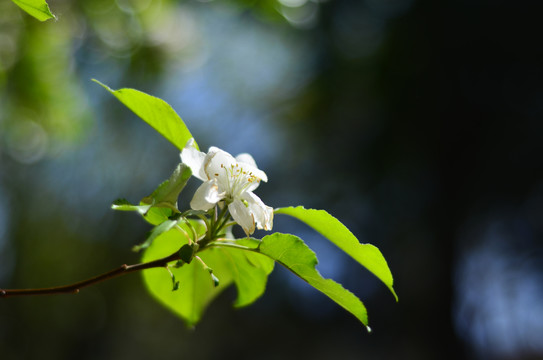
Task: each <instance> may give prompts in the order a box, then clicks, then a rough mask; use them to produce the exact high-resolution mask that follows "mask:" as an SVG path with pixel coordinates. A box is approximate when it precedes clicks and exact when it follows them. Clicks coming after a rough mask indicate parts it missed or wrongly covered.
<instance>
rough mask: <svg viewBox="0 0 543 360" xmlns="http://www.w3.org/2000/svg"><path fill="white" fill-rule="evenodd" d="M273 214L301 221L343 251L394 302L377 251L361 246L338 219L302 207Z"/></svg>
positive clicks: (389, 278)
mask: <svg viewBox="0 0 543 360" xmlns="http://www.w3.org/2000/svg"><path fill="white" fill-rule="evenodd" d="M275 214H284V215H289V216H292V217H295V218H297V219H298V220H301V221H302V222H304V223H306V224H307V225H309V226H311V227H312V228H313V229H315V230H316V231H318V232H319V233H321V234H322V235H323V236H324V237H326V238H327V239H328V240H330V241H331V242H332V243H334V244H335V245H336V246H337V247H339V248H340V249H341V250H343V251H345V252H346V253H347V254H348V255H350V256H351V257H352V258H353V259H355V260H356V261H358V262H359V263H360V264H361V265H362V266H364V267H365V268H366V269H368V270H369V271H370V272H371V273H372V274H374V275H375V276H377V278H379V279H380V280H381V281H382V282H383V283H384V284H385V285H386V286H387V287H388V288H389V290H390V291H391V292H392V294H393V295H394V297H395V298H396V301H398V296H397V295H396V292H395V291H394V288H393V287H392V285H393V282H394V280H393V278H392V273H391V272H390V269H389V267H388V264H387V262H386V260H385V258H384V257H383V255H382V254H381V251H379V249H378V248H377V247H375V246H373V245H371V244H361V243H360V242H359V241H358V239H357V238H356V237H355V236H354V235H353V233H352V232H351V231H350V230H349V229H347V227H345V225H343V224H342V223H341V222H340V221H339V220H338V219H336V218H335V217H333V216H332V215H330V214H328V213H327V212H326V211H324V210H315V209H305V208H304V207H302V206H298V207H286V208H279V209H276V210H275Z"/></svg>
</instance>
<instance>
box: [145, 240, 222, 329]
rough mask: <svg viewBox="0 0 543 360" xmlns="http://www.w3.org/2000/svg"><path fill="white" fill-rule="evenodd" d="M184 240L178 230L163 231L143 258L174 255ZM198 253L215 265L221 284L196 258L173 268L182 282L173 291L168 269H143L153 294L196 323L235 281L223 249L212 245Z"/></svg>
mask: <svg viewBox="0 0 543 360" xmlns="http://www.w3.org/2000/svg"><path fill="white" fill-rule="evenodd" d="M185 243H186V242H185ZM183 244H184V242H183V238H182V237H181V236H180V235H179V234H177V233H176V232H175V231H170V232H168V233H165V234H162V235H161V236H160V237H158V238H157V239H156V240H155V241H154V242H153V244H152V245H151V246H149V248H147V249H146V250H145V253H144V254H143V259H142V260H143V261H144V262H147V261H151V260H155V259H158V258H161V257H164V256H167V255H170V254H172V253H174V252H175V251H176V250H179V249H180V248H181V246H182V245H183ZM198 256H199V257H200V258H201V259H202V260H203V261H204V262H205V263H206V264H207V265H208V266H209V267H211V268H212V269H213V271H214V273H215V274H216V276H217V277H218V278H219V280H220V283H219V285H218V286H215V285H214V283H213V279H212V277H211V275H210V273H209V272H208V271H207V270H205V269H204V267H203V266H202V264H201V263H200V262H199V261H196V260H193V261H192V262H191V263H190V264H184V265H183V266H181V267H179V268H175V267H172V268H170V270H171V271H172V273H173V274H174V276H175V279H176V281H178V282H179V287H178V288H177V290H176V291H172V280H171V277H170V275H169V274H168V272H167V271H166V270H165V269H160V268H157V269H149V270H145V271H143V279H144V281H145V284H146V286H147V288H148V289H149V292H150V293H151V294H152V295H153V297H155V298H156V299H157V300H158V301H159V302H160V303H162V304H163V305H164V306H166V307H167V308H168V309H170V310H171V311H173V312H174V313H175V314H177V315H178V316H180V317H181V318H182V319H183V320H185V322H186V323H187V325H188V326H193V325H195V324H196V323H197V322H198V321H199V320H200V319H201V317H202V314H203V313H204V310H205V309H206V307H207V306H208V305H209V303H210V302H211V301H212V300H213V299H214V298H215V297H217V296H218V295H219V294H220V293H221V292H222V291H223V290H224V289H226V288H227V287H228V286H229V285H231V284H232V282H233V279H232V276H231V275H230V274H231V271H230V269H229V267H228V262H226V261H225V258H224V252H223V251H221V250H220V249H217V248H212V249H208V250H206V251H203V252H201V253H198Z"/></svg>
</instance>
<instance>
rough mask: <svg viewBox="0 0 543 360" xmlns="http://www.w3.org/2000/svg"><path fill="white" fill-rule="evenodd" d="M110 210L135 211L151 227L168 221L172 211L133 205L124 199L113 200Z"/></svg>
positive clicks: (145, 205)
mask: <svg viewBox="0 0 543 360" xmlns="http://www.w3.org/2000/svg"><path fill="white" fill-rule="evenodd" d="M111 208H112V209H113V210H120V211H136V212H137V213H139V214H140V215H141V216H143V218H144V219H145V220H146V221H147V222H149V223H150V224H151V225H159V224H161V223H163V222H164V221H166V220H168V219H169V218H170V216H172V214H173V210H172V209H170V208H162V207H152V206H151V205H149V204H144V203H140V205H133V204H131V203H130V202H129V201H128V200H126V199H118V200H115V201H114V202H113V204H112V205H111Z"/></svg>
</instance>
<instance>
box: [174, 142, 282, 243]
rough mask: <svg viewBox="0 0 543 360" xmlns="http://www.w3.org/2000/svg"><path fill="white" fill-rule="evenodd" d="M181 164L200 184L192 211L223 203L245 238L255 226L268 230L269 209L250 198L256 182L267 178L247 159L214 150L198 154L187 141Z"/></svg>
mask: <svg viewBox="0 0 543 360" xmlns="http://www.w3.org/2000/svg"><path fill="white" fill-rule="evenodd" d="M181 161H182V162H183V163H184V164H186V165H187V166H189V167H190V169H191V170H192V174H193V175H194V176H195V177H197V178H198V179H200V180H202V181H203V184H202V185H200V187H199V188H198V189H197V190H196V192H195V194H194V197H193V198H192V201H191V202H190V206H191V208H192V209H193V210H209V209H211V208H213V207H214V206H215V205H217V204H219V203H220V202H221V201H224V204H225V205H226V206H228V211H229V212H230V214H231V215H232V218H233V219H234V221H235V222H237V223H238V224H239V225H240V226H241V227H242V228H243V230H244V231H245V233H246V234H247V235H250V234H252V233H253V232H254V231H255V226H256V227H257V228H258V229H264V230H271V229H272V226H273V208H271V207H269V206H266V205H265V204H264V203H263V202H262V200H260V198H259V197H258V196H256V195H255V194H253V190H255V189H256V188H257V187H258V185H260V181H261V180H262V181H264V182H267V181H268V177H267V176H266V173H264V171H262V170H260V169H258V167H257V166H256V163H255V161H254V159H253V157H252V156H251V155H249V154H240V155H238V156H236V157H235V158H234V157H233V156H232V155H230V154H229V153H227V152H226V151H223V150H221V149H219V148H216V147H211V148H209V150H208V152H207V154H206V153H203V152H200V151H198V150H197V149H196V148H195V147H194V139H191V140H189V141H188V142H187V145H185V148H184V149H183V151H182V152H181Z"/></svg>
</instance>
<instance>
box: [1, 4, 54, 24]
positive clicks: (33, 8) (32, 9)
mask: <svg viewBox="0 0 543 360" xmlns="http://www.w3.org/2000/svg"><path fill="white" fill-rule="evenodd" d="M11 1H13V2H14V3H15V4H17V5H18V6H19V7H20V8H21V9H23V10H24V11H26V12H27V13H28V14H30V15H32V16H33V17H35V18H36V19H38V20H39V21H45V20H49V19H56V17H55V15H53V13H52V12H51V10H50V9H49V5H47V3H46V2H45V0H11Z"/></svg>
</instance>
